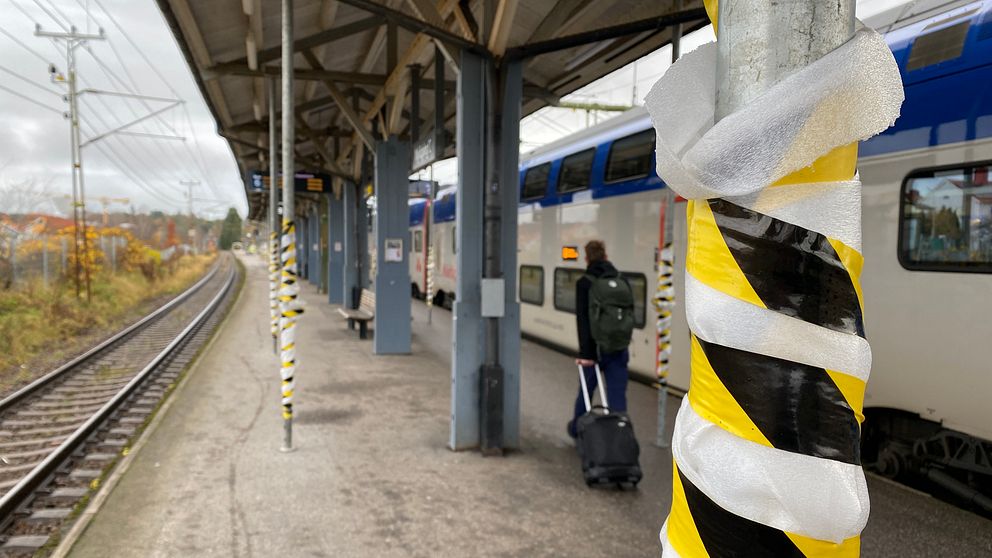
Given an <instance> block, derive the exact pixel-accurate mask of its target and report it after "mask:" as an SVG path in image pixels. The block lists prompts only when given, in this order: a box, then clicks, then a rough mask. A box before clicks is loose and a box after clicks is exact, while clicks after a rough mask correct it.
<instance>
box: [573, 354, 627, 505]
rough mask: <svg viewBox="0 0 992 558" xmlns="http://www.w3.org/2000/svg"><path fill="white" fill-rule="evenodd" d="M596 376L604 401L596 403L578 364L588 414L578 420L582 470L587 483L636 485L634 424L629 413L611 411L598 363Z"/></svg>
mask: <svg viewBox="0 0 992 558" xmlns="http://www.w3.org/2000/svg"><path fill="white" fill-rule="evenodd" d="M596 379H597V381H598V383H599V393H600V395H601V399H602V405H595V406H594V405H593V404H592V397H591V395H590V394H589V388H588V386H587V385H586V376H585V374H583V371H582V367H581V366H579V382H580V383H581V384H582V396H583V398H584V399H585V403H586V414H584V415H582V416H581V417H579V418H578V420H576V421H575V430H576V433H577V434H578V436H577V437H576V439H575V447H576V448H577V449H578V450H579V458H580V459H581V460H582V474H583V475H584V476H585V479H586V485H588V486H594V485H606V484H615V485H617V486H618V487H621V488H622V487H623V486H624V485H631V486H634V487H636V486H637V483H638V482H640V480H641V465H640V463H639V462H638V457H639V456H640V453H641V448H640V446H639V445H638V443H637V438H635V437H634V425H633V424H632V423H631V422H630V417H628V416H627V414H626V413H619V412H610V404H609V402H608V401H607V397H606V383H605V382H604V380H603V374H602V372H600V370H599V365H598V364H597V365H596Z"/></svg>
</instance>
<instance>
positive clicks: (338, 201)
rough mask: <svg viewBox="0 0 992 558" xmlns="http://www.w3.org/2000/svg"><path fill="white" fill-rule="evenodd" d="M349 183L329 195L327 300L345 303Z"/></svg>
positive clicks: (333, 302) (332, 302)
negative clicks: (346, 226)
mask: <svg viewBox="0 0 992 558" xmlns="http://www.w3.org/2000/svg"><path fill="white" fill-rule="evenodd" d="M347 190H348V183H342V184H341V190H339V191H338V195H337V196H335V195H334V194H331V195H329V196H327V302H330V303H331V304H342V303H344V301H345V300H346V299H345V296H344V292H345V289H344V286H345V284H346V283H347V281H346V280H345V259H344V257H345V251H344V243H345V230H346V229H345V222H344V216H345V209H344V204H345V203H346V202H347V195H346V194H345V192H346V191H347Z"/></svg>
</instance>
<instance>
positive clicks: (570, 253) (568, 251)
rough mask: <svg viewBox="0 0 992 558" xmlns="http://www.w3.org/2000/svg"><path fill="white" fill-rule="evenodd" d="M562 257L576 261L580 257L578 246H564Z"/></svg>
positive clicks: (567, 260)
mask: <svg viewBox="0 0 992 558" xmlns="http://www.w3.org/2000/svg"><path fill="white" fill-rule="evenodd" d="M561 259H562V261H566V262H574V261H577V260H578V259H579V249H578V247H576V246H562V247H561Z"/></svg>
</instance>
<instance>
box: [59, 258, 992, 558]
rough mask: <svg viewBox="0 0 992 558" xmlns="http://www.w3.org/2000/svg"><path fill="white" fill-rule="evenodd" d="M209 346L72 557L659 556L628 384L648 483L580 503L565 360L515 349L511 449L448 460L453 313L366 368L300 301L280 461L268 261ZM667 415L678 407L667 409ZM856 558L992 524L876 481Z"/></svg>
mask: <svg viewBox="0 0 992 558" xmlns="http://www.w3.org/2000/svg"><path fill="white" fill-rule="evenodd" d="M243 261H244V262H245V264H246V267H247V268H248V278H247V281H246V283H245V290H244V292H243V294H242V297H241V299H240V302H239V303H238V305H237V307H236V308H235V309H234V310H233V311H232V314H231V316H230V318H229V320H230V321H229V323H228V325H227V326H226V327H225V329H224V330H223V331H222V332H221V334H220V336H219V337H218V339H217V342H216V343H215V344H214V345H213V347H212V348H211V349H210V350H209V351H208V352H207V353H206V354H205V355H204V356H203V357H202V359H203V360H202V364H201V366H200V368H199V369H198V370H197V372H196V374H195V375H194V376H193V377H192V378H191V379H190V381H189V382H188V384H187V385H186V387H185V389H184V390H183V391H182V392H180V393H179V394H177V395H178V399H177V400H176V401H175V403H174V404H173V406H172V408H171V409H170V410H169V412H168V414H167V415H166V416H165V417H164V420H163V421H162V423H161V425H160V427H159V428H158V430H157V431H155V433H154V434H153V435H152V436H151V438H150V440H149V441H148V443H147V444H146V445H145V447H144V448H143V449H142V450H141V452H140V453H139V454H138V455H137V456H136V458H135V460H134V462H133V464H132V466H131V468H130V470H129V471H128V472H127V473H126V474H125V475H124V477H123V479H122V480H121V482H120V483H119V484H118V486H117V488H116V490H115V491H114V493H112V494H111V495H110V497H109V498H108V499H107V501H106V503H105V505H104V507H103V508H102V509H101V510H100V512H99V513H98V514H97V515H96V518H95V519H94V521H93V523H92V524H91V525H90V527H89V528H88V529H87V530H86V532H85V533H84V535H83V536H82V538H81V539H80V540H79V541H78V543H77V544H76V546H75V548H74V549H73V552H72V554H71V555H72V556H74V557H79V558H82V557H106V556H115V557H130V556H136V557H138V556H140V557H165V556H170V557H171V556H177V557H178V556H183V557H186V556H234V557H269V556H280V557H282V556H293V557H295V556H300V557H308V556H314V557H315V556H356V557H366V556H368V557H393V556H395V557H401V556H403V557H405V556H424V557H426V556H452V557H461V556H525V557H531V556H582V557H587V556H588V557H628V556H630V557H633V556H658V555H659V546H658V539H657V536H658V535H657V534H658V529H659V527H660V526H661V523H662V521H663V520H664V517H665V515H666V514H667V510H668V507H669V491H670V488H669V485H670V482H671V473H672V471H671V454H670V453H669V452H668V451H667V450H661V449H658V448H656V447H654V446H653V445H652V440H653V437H654V434H653V429H654V409H655V392H654V391H652V390H650V389H649V388H647V387H644V386H640V385H636V384H632V385H631V386H630V389H629V399H630V407H631V411H632V415H633V419H634V424H635V425H637V427H638V433H639V436H640V437H641V444H642V461H641V464H642V466H643V468H644V470H645V479H644V481H643V482H642V484H641V486H640V488H639V490H637V491H634V492H623V493H621V492H616V491H612V490H590V489H588V488H586V487H585V485H584V483H583V482H582V477H581V473H580V470H579V464H578V460H577V457H576V455H575V451H574V448H573V447H572V444H571V441H570V440H569V439H568V438H567V436H566V434H565V431H564V424H565V421H566V419H567V418H568V413H569V412H570V411H569V410H570V408H571V405H572V401H573V397H574V393H575V389H576V386H577V383H578V382H577V381H576V378H574V377H573V376H574V372H573V370H574V369H573V365H572V361H571V359H570V358H568V357H566V356H565V355H562V354H559V353H556V352H553V351H550V350H548V349H545V348H543V347H540V346H537V345H535V344H533V343H529V342H525V343H524V344H523V356H522V360H523V366H524V372H523V382H522V400H521V408H522V424H523V428H522V431H521V438H522V446H523V447H522V450H521V451H519V452H514V453H512V454H510V455H507V456H505V457H502V458H484V457H481V456H480V455H479V454H478V453H475V452H459V453H456V452H452V451H449V450H448V449H446V447H445V444H446V442H447V437H448V414H449V398H450V372H449V364H448V363H449V359H450V349H451V329H450V314H449V313H448V312H446V311H444V310H438V309H435V311H434V313H433V321H432V324H431V325H428V324H427V323H426V309H425V307H424V306H423V305H421V304H419V303H414V323H413V331H414V344H413V354H412V355H410V356H397V357H374V356H372V354H371V350H372V345H371V342H370V341H359V340H358V338H357V334H356V333H355V332H351V331H349V330H348V329H347V328H346V327H345V324H344V323H343V322H342V321H341V319H340V318H339V317H338V315H337V313H336V312H335V311H334V307H332V306H330V305H328V304H326V302H324V301H325V300H326V299H325V297H324V296H323V295H318V294H316V293H315V291H314V290H313V288H312V287H311V286H309V285H307V286H305V288H304V290H305V293H304V299H305V300H306V302H307V313H306V314H305V315H304V317H303V319H302V320H301V321H300V324H299V327H300V330H299V331H300V333H299V336H298V339H297V341H298V347H299V363H300V365H299V370H298V378H297V386H298V390H297V398H296V401H297V405H296V408H297V422H296V430H295V434H296V436H295V438H296V446H297V448H298V449H297V450H296V451H294V452H292V453H280V452H279V445H280V439H281V438H280V437H281V433H282V423H281V418H280V414H279V386H278V384H279V381H278V362H277V359H276V357H275V356H274V355H273V354H272V348H271V339H270V337H269V325H268V293H267V289H268V284H267V278H266V273H265V266H264V262H262V261H261V259H259V258H258V257H256V256H247V257H245V258H244V259H243ZM675 403H676V402H675V400H674V399H673V400H672V404H671V405H670V406H669V407H670V409H671V411H672V412H673V413H674V410H675V408H676V404H675ZM869 484H870V488H871V491H872V516H871V520H870V522H869V525H868V528H867V529H866V531H865V533H864V538H863V549H864V551H863V553H862V555H863V556H866V557H876V556H882V557H886V556H893V557H901V558H906V557H917V556H919V557H923V556H926V557H938V556H939V557H943V556H947V557H952V556H953V557H970V556H975V557H978V556H984V557H988V556H990V555H992V522H989V521H986V520H984V519H981V518H979V517H977V516H975V515H972V514H970V513H967V512H964V511H961V510H958V509H956V508H953V507H951V506H948V505H946V504H943V503H941V502H939V501H936V500H934V499H932V498H929V497H927V496H924V495H920V494H918V493H915V492H912V491H909V490H906V489H904V488H902V487H900V486H897V485H894V484H891V483H888V482H886V481H882V480H878V479H874V478H872V479H870V480H869Z"/></svg>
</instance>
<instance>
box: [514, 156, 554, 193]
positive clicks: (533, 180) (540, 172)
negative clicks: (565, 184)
mask: <svg viewBox="0 0 992 558" xmlns="http://www.w3.org/2000/svg"><path fill="white" fill-rule="evenodd" d="M550 174H551V163H544V164H543V165H538V166H536V167H531V168H529V169H527V172H525V173H524V191H523V192H522V193H521V195H520V199H522V200H533V199H536V198H543V197H544V194H545V193H547V191H548V175H550Z"/></svg>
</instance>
